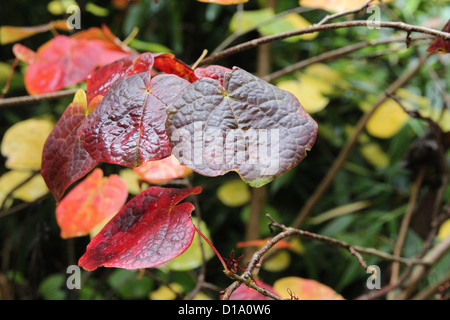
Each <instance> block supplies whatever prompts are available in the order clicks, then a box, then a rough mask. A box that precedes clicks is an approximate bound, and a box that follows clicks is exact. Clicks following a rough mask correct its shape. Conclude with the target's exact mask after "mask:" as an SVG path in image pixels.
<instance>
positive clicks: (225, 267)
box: [192, 224, 230, 272]
mask: <svg viewBox="0 0 450 320" xmlns="http://www.w3.org/2000/svg"><path fill="white" fill-rule="evenodd" d="M192 225H193V226H194V228H195V231H197V233H198V234H199V235H200V236H201V237H202V238H203V239H204V240H205V241H206V243H208V244H209V246H210V247H211V248H212V249H213V250H214V252H215V253H216V256H217V257H218V258H219V260H220V263H222V266H223V269H224V271H225V272H230V270H229V269H228V267H227V264H226V263H225V261H224V260H223V258H222V256H221V255H220V253H219V251H217V249H216V247H214V245H213V244H212V243H211V241H209V239H208V238H207V237H206V236H205V235H204V234H203V233H202V232H201V231H200V230H199V229H198V228H197V227H196V226H195V225H194V224H192Z"/></svg>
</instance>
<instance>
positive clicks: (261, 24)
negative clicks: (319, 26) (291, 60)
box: [229, 8, 318, 42]
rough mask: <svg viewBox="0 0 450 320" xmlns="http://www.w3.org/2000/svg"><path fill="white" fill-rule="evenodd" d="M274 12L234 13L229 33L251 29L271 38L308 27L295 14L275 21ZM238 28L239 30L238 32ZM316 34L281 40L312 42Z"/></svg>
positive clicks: (307, 24) (249, 11) (264, 10)
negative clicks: (255, 29)
mask: <svg viewBox="0 0 450 320" xmlns="http://www.w3.org/2000/svg"><path fill="white" fill-rule="evenodd" d="M274 17H275V11H274V10H273V9H271V8H264V9H259V10H245V11H243V12H240V13H235V14H234V15H233V17H232V18H231V21H230V26H229V28H230V31H231V32H247V31H248V30H251V29H253V28H256V27H257V29H258V31H259V33H261V35H263V36H271V35H275V34H278V33H282V32H287V31H292V30H295V29H301V28H305V27H308V26H309V25H310V23H309V22H308V21H307V20H306V19H304V18H303V17H302V16H300V15H299V14H297V13H290V14H287V15H285V16H283V17H280V18H278V19H275V20H271V19H272V18H274ZM238 26H239V30H238ZM317 34H318V33H317V32H314V33H309V34H304V35H299V36H294V37H289V38H286V39H283V41H286V42H295V41H298V40H300V39H302V40H312V39H314V38H315V37H316V36H317Z"/></svg>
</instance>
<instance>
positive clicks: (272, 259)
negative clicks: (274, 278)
mask: <svg viewBox="0 0 450 320" xmlns="http://www.w3.org/2000/svg"><path fill="white" fill-rule="evenodd" d="M290 264H291V256H290V254H289V252H287V251H286V250H280V251H278V252H276V253H275V254H273V255H272V256H269V257H268V258H267V259H265V260H263V264H262V268H263V269H264V270H266V271H270V272H280V271H283V270H285V269H287V268H288V267H289V265H290Z"/></svg>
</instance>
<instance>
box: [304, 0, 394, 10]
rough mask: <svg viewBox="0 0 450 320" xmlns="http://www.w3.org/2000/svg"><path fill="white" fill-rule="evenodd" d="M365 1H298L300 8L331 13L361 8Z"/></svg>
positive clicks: (374, 2) (373, 3)
mask: <svg viewBox="0 0 450 320" xmlns="http://www.w3.org/2000/svg"><path fill="white" fill-rule="evenodd" d="M392 1H394V0H384V1H383V3H389V2H392ZM366 2H367V0H300V1H299V4H300V6H302V7H310V8H317V9H323V10H326V11H331V12H344V11H348V10H353V9H357V8H359V7H361V6H362V5H364V3H366ZM377 3H378V1H373V2H372V3H371V5H376V4H377Z"/></svg>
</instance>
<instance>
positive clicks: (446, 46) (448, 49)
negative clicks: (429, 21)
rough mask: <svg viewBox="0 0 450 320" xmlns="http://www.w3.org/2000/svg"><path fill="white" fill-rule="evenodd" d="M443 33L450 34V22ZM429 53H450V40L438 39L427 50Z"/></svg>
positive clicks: (449, 21)
mask: <svg viewBox="0 0 450 320" xmlns="http://www.w3.org/2000/svg"><path fill="white" fill-rule="evenodd" d="M442 31H443V32H450V20H448V21H447V23H446V24H445V26H444V28H443V29H442ZM427 51H428V52H437V53H450V40H448V39H442V38H439V37H436V38H435V39H434V41H433V42H432V43H431V44H430V46H429V47H428V48H427Z"/></svg>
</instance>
